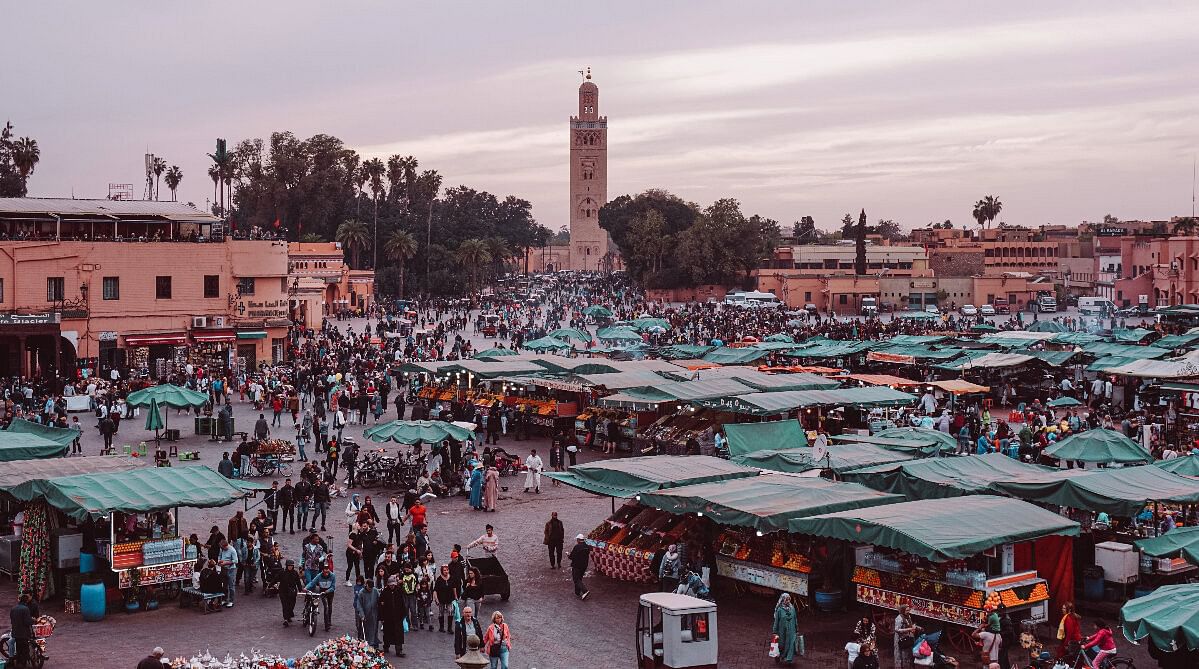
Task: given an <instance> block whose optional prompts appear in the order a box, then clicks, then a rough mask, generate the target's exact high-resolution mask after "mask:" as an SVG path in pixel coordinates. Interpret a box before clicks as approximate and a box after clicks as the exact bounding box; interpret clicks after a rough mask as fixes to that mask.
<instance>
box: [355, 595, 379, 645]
mask: <svg viewBox="0 0 1199 669" xmlns="http://www.w3.org/2000/svg"><path fill="white" fill-rule="evenodd" d="M354 615H356V616H357V617H358V619H359V620H361V621H362V640H363V641H365V642H367V643H368V644H370V647H371V648H374V649H376V650H378V648H379V591H378V590H376V589H375V579H374V578H368V579H366V580H365V581H363V583H362V589H361V590H359V591H358V594H356V595H354Z"/></svg>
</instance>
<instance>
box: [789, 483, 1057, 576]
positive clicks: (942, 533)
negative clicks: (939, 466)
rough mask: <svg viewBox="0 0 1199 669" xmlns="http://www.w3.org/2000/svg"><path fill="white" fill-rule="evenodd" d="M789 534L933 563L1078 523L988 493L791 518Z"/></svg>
mask: <svg viewBox="0 0 1199 669" xmlns="http://www.w3.org/2000/svg"><path fill="white" fill-rule="evenodd" d="M789 525H790V530H791V531H792V532H795V533H798V534H810V535H813V536H818V537H827V538H830V539H842V540H844V541H851V542H855V543H865V544H871V545H875V546H884V547H888V548H892V549H895V550H899V551H903V552H905V553H908V554H911V555H916V556H919V557H922V558H925V559H927V560H932V561H934V562H945V561H947V560H960V559H965V558H968V557H971V556H974V555H978V554H979V553H982V552H983V551H985V550H987V549H989V548H993V547H995V546H1000V545H1002V544H1007V543H1018V542H1021V541H1029V540H1033V539H1039V538H1041V537H1045V536H1050V535H1064V536H1072V537H1073V536H1078V534H1079V526H1078V523H1076V522H1074V521H1072V520H1069V519H1066V518H1063V517H1062V516H1059V515H1058V514H1056V513H1052V512H1050V511H1046V510H1045V509H1042V508H1040V507H1038V506H1035V505H1033V504H1029V503H1028V502H1022V501H1020V500H1018V499H1008V498H1005V497H996V496H992V495H973V496H970V497H955V498H953V499H924V500H917V501H914V502H901V503H898V504H886V505H884V506H875V507H870V508H866V509H857V510H853V511H839V512H837V513H829V514H823V515H819V516H811V517H808V518H796V519H793V520H792V521H791V522H790V523H789Z"/></svg>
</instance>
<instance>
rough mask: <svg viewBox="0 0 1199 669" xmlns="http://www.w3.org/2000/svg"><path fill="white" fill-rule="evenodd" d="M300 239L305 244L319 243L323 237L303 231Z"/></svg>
mask: <svg viewBox="0 0 1199 669" xmlns="http://www.w3.org/2000/svg"><path fill="white" fill-rule="evenodd" d="M300 241H301V242H304V243H305V244H320V243H322V242H324V241H325V238H324V237H321V236H320V235H318V234H316V233H315V232H305V233H304V234H302V235H300Z"/></svg>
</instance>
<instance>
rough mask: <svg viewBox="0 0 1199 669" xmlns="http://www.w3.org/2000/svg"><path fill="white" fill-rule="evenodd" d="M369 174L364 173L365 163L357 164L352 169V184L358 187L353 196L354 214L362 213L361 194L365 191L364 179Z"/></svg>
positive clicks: (365, 179)
mask: <svg viewBox="0 0 1199 669" xmlns="http://www.w3.org/2000/svg"><path fill="white" fill-rule="evenodd" d="M369 178H370V175H369V174H367V173H366V165H359V166H358V169H357V170H355V171H354V186H355V187H356V188H357V189H358V193H357V194H356V195H355V196H354V215H355V216H361V215H362V195H363V193H365V192H366V190H365V187H366V181H367V179H369Z"/></svg>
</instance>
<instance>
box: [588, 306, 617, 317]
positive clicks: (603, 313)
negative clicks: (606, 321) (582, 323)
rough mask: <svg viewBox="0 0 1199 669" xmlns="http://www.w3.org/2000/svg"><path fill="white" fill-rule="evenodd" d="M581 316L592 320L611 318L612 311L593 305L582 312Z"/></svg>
mask: <svg viewBox="0 0 1199 669" xmlns="http://www.w3.org/2000/svg"><path fill="white" fill-rule="evenodd" d="M583 315H585V316H591V317H592V318H612V310H611V309H609V308H608V307H605V306H603V305H600V304H593V305H591V306H589V307H587V308H586V309H584V310H583Z"/></svg>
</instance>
